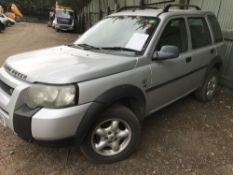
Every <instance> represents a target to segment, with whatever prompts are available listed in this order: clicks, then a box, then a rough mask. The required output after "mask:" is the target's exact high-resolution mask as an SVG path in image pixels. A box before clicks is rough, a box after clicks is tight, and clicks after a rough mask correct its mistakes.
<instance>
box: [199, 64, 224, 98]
mask: <svg viewBox="0 0 233 175" xmlns="http://www.w3.org/2000/svg"><path fill="white" fill-rule="evenodd" d="M219 77H220V73H219V71H218V70H217V69H215V68H214V69H212V70H211V71H209V73H208V75H207V76H206V79H205V81H204V84H203V86H202V87H201V89H199V90H198V91H196V92H195V96H196V98H197V99H198V100H200V101H202V102H208V101H211V100H212V99H213V98H214V96H215V94H216V93H217V89H218V83H219Z"/></svg>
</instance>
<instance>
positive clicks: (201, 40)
mask: <svg viewBox="0 0 233 175" xmlns="http://www.w3.org/2000/svg"><path fill="white" fill-rule="evenodd" d="M188 22H189V27H190V32H191V38H192V46H193V48H194V49H197V48H200V47H204V46H207V45H210V44H211V36H210V31H209V28H208V26H207V23H206V20H205V19H204V18H189V19H188Z"/></svg>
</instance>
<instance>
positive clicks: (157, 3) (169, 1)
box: [145, 0, 175, 6]
mask: <svg viewBox="0 0 233 175" xmlns="http://www.w3.org/2000/svg"><path fill="white" fill-rule="evenodd" d="M172 2H175V0H164V1H161V2H154V3H149V4H145V5H146V6H151V5H162V4H167V3H172Z"/></svg>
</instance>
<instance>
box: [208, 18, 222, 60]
mask: <svg viewBox="0 0 233 175" xmlns="http://www.w3.org/2000/svg"><path fill="white" fill-rule="evenodd" d="M207 18H208V21H209V24H210V27H211V30H212V35H213V38H214V46H215V48H216V51H217V55H218V56H220V57H221V58H223V57H224V51H225V44H224V40H223V35H222V30H221V27H220V25H219V23H218V20H217V18H216V16H215V15H208V16H207Z"/></svg>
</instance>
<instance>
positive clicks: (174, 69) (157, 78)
mask: <svg viewBox="0 0 233 175" xmlns="http://www.w3.org/2000/svg"><path fill="white" fill-rule="evenodd" d="M188 43H189V41H188V32H187V24H186V20H185V19H184V18H181V17H179V18H173V19H170V20H169V21H168V23H167V24H166V26H165V28H164V30H163V32H162V35H161V37H160V40H159V42H158V44H157V47H156V51H159V50H160V49H161V47H162V46H166V45H173V46H177V47H178V48H179V51H180V56H179V57H178V58H174V59H168V60H160V61H159V60H154V61H152V62H151V71H152V77H151V86H150V88H149V89H147V99H148V113H152V112H154V111H156V110H158V109H160V108H162V107H164V106H166V105H168V104H170V103H172V102H173V101H175V100H177V99H179V98H181V97H183V96H184V95H186V94H187V93H189V92H190V91H191V89H192V87H190V80H191V76H189V74H190V72H189V66H188V64H190V62H191V61H192V57H191V55H190V53H188V48H189V47H188V45H189V44H188Z"/></svg>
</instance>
